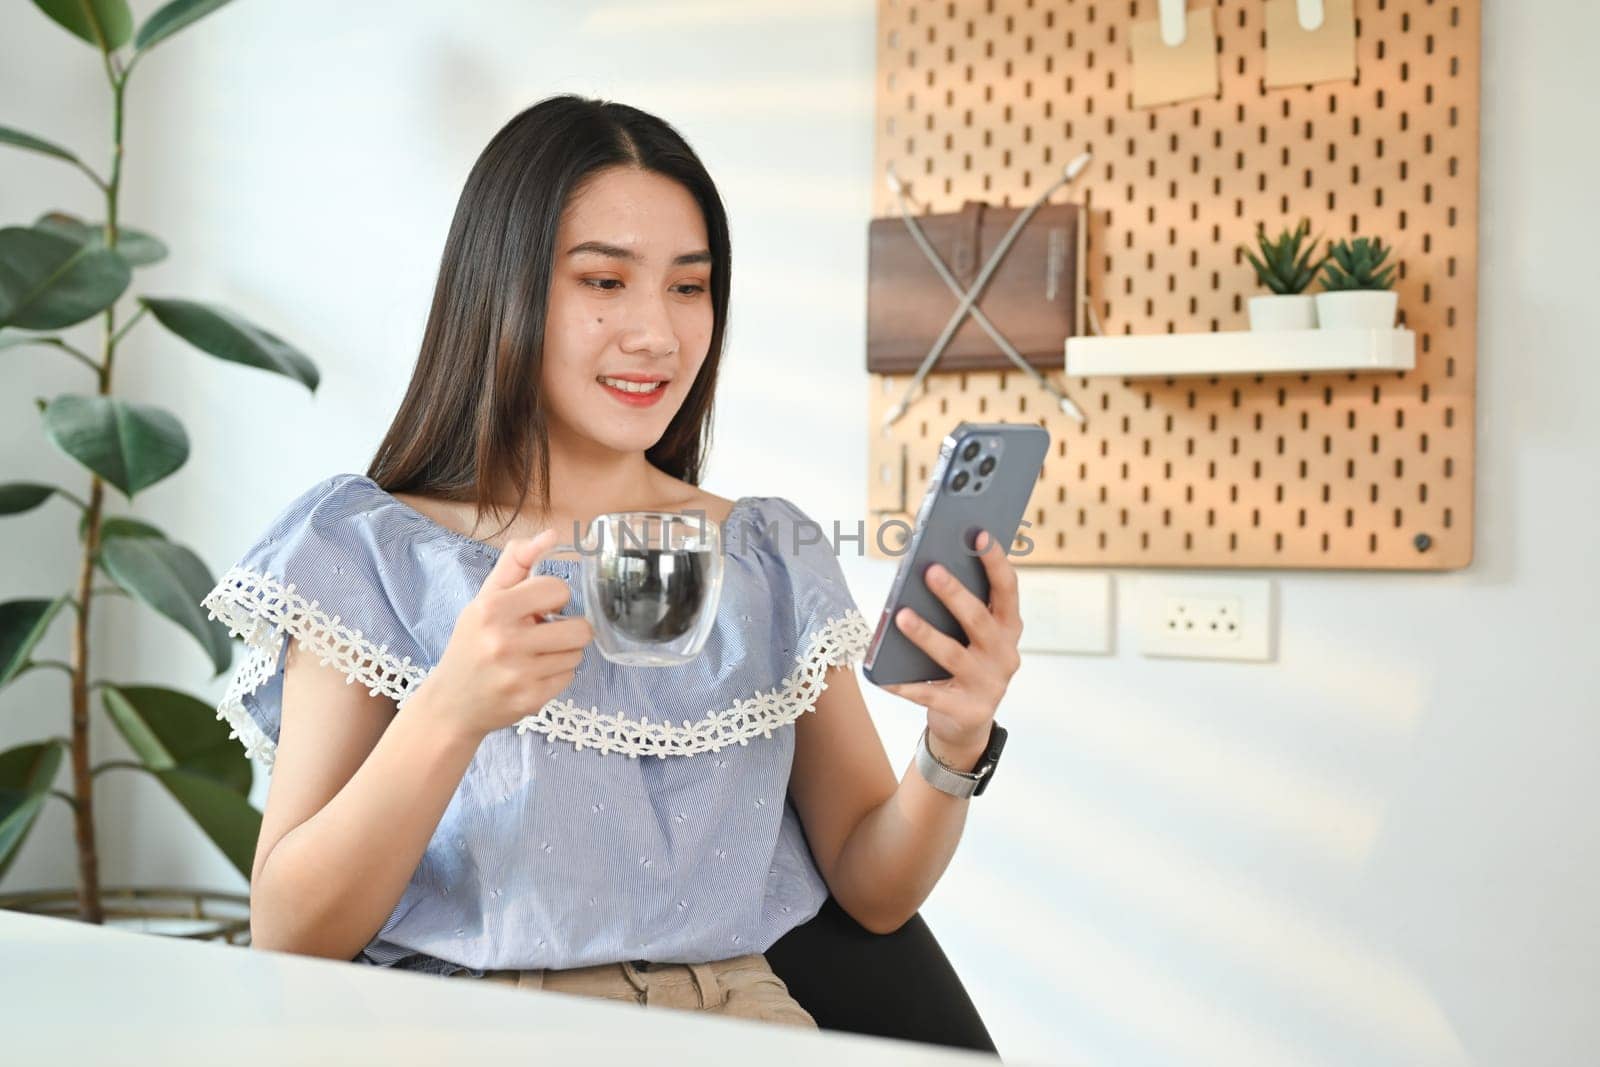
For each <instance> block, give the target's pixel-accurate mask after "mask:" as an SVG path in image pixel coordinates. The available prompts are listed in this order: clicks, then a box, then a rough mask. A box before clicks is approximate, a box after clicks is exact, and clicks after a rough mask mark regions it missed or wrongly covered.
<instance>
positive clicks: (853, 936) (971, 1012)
mask: <svg viewBox="0 0 1600 1067" xmlns="http://www.w3.org/2000/svg"><path fill="white" fill-rule="evenodd" d="M766 955H767V962H768V963H770V964H771V965H772V970H773V972H774V973H775V974H777V976H778V977H779V978H781V979H783V982H784V984H785V985H787V986H788V987H789V993H790V995H791V996H793V997H794V999H795V1000H797V1001H799V1002H800V1005H801V1006H802V1007H804V1008H805V1009H806V1010H807V1011H809V1012H810V1013H811V1015H812V1017H813V1018H815V1019H816V1020H817V1025H818V1026H819V1027H821V1028H822V1029H824V1030H843V1031H846V1032H849V1033H852V1034H867V1035H870V1036H873V1037H894V1038H899V1039H901V1040H903V1041H922V1042H926V1043H928V1044H933V1045H949V1046H952V1047H955V1048H966V1049H977V1050H979V1051H982V1052H989V1053H994V1054H995V1055H998V1054H999V1052H998V1050H997V1049H996V1048H995V1047H994V1041H993V1040H992V1039H991V1038H990V1037H989V1031H988V1030H987V1029H986V1028H985V1027H984V1025H983V1019H982V1018H980V1017H979V1015H978V1009H977V1008H975V1007H974V1006H973V1004H972V999H971V998H970V997H968V996H967V990H966V987H964V986H963V985H962V984H961V979H960V978H958V977H957V976H956V972H955V968H953V967H951V966H950V960H949V959H948V958H947V957H946V956H945V954H944V950H943V949H941V948H940V947H939V942H938V941H936V940H934V936H933V931H932V930H930V929H928V924H927V923H925V922H923V920H922V916H921V914H920V913H919V914H917V915H913V916H912V917H911V920H910V921H909V922H907V923H906V924H905V925H904V926H902V927H901V928H900V929H898V930H896V931H895V932H894V933H892V934H875V933H873V932H872V931H871V930H868V929H867V928H866V927H864V926H862V925H861V924H860V923H858V922H856V921H855V920H854V919H852V918H851V917H850V915H849V913H847V912H846V911H845V910H844V909H843V908H841V907H840V906H839V904H838V902H836V901H835V900H834V899H833V897H831V896H830V897H829V898H828V899H827V902H826V903H824V904H823V905H822V910H821V911H820V912H818V913H817V916H816V918H814V919H812V920H811V921H810V922H808V923H805V924H804V925H801V926H797V927H795V928H794V929H793V930H791V931H789V932H788V933H787V934H785V935H784V936H783V937H781V938H779V939H778V941H777V943H776V944H774V945H773V946H772V947H771V948H769V949H767V953H766Z"/></svg>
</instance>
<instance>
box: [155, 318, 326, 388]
mask: <svg viewBox="0 0 1600 1067" xmlns="http://www.w3.org/2000/svg"><path fill="white" fill-rule="evenodd" d="M139 302H140V303H141V304H143V305H144V306H145V307H147V308H149V309H150V311H151V313H152V314H153V315H155V317H156V319H157V320H158V321H160V323H161V325H163V326H165V327H166V328H167V329H169V330H171V331H172V332H173V333H175V334H177V335H178V336H179V337H181V338H183V339H184V340H185V341H188V342H189V343H190V344H192V345H194V346H195V347H196V348H198V349H200V351H202V352H209V353H210V354H211V355H213V356H216V357H217V358H219V359H226V360H229V361H231V362H233V363H243V364H244V365H245V366H247V367H259V368H261V369H262V370H269V371H272V372H274V373H275V374H281V375H283V376H284V377H286V378H293V379H294V380H295V381H297V382H299V383H300V384H301V385H304V386H305V387H306V388H307V389H310V390H311V391H312V392H313V393H314V392H316V391H317V384H318V382H319V381H320V380H321V375H320V373H319V372H318V371H317V367H316V364H314V363H312V362H311V360H309V359H307V358H306V357H305V356H304V355H303V354H302V353H301V352H299V351H298V350H297V349H295V348H294V347H292V346H291V345H289V344H288V343H287V342H285V341H284V340H283V339H282V338H281V337H279V336H277V335H276V334H274V333H272V332H270V331H268V330H265V329H262V328H261V327H259V326H256V325H254V324H252V323H250V322H247V321H246V320H245V319H243V318H241V317H240V316H239V315H236V314H234V313H233V312H232V311H229V310H227V309H226V308H221V307H217V306H216V305H214V304H202V303H200V302H199V301H196V300H176V299H158V298H156V297H150V296H144V297H140V298H139Z"/></svg>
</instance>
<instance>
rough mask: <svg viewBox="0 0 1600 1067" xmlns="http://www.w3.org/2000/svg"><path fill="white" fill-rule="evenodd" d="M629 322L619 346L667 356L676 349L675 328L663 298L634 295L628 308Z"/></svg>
mask: <svg viewBox="0 0 1600 1067" xmlns="http://www.w3.org/2000/svg"><path fill="white" fill-rule="evenodd" d="M628 314H629V319H630V326H629V330H628V332H627V336H626V337H625V338H624V340H623V348H624V349H625V350H627V351H633V352H649V353H651V354H652V355H658V356H667V355H671V354H672V353H673V352H675V351H677V349H678V335H677V331H676V330H675V329H673V326H672V315H671V314H670V313H669V311H668V309H667V304H666V300H665V299H664V298H662V297H660V296H650V295H641V296H638V297H636V298H635V299H634V300H633V301H632V302H631V304H630V307H629V309H628Z"/></svg>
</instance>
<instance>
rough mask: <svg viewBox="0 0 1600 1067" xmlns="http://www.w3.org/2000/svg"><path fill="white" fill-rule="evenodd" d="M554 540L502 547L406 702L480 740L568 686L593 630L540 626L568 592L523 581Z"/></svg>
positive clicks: (575, 623)
mask: <svg viewBox="0 0 1600 1067" xmlns="http://www.w3.org/2000/svg"><path fill="white" fill-rule="evenodd" d="M556 533H557V531H556V530H554V529H550V530H545V531H543V532H541V533H540V534H539V535H538V536H536V537H532V538H517V539H515V540H512V541H509V542H507V543H506V546H505V548H504V550H503V551H502V552H501V553H500V558H499V559H498V560H496V561H495V565H494V569H493V570H491V571H490V572H489V576H488V577H487V578H485V579H484V580H483V585H482V587H481V588H480V589H479V590H478V595H477V596H475V597H473V598H472V600H471V601H469V602H468V604H467V606H466V607H465V608H462V609H461V614H460V615H459V616H457V618H456V625H455V630H454V632H453V633H451V635H450V641H449V643H448V644H447V645H446V646H445V650H444V655H443V656H441V657H440V659H439V663H438V664H437V665H436V666H435V667H434V668H433V670H432V671H430V672H429V673H428V676H427V677H426V678H425V679H423V681H422V684H421V686H420V687H419V688H418V690H417V692H416V694H415V695H414V696H413V697H412V698H411V699H412V700H413V701H414V700H417V699H420V698H426V699H425V701H424V702H425V704H426V705H427V706H428V707H429V708H430V709H432V713H433V714H438V715H441V716H443V717H444V718H445V719H446V720H447V721H448V722H449V723H450V724H451V725H452V726H453V727H457V728H461V729H464V730H465V731H467V732H469V733H470V734H471V735H473V736H480V737H481V736H482V735H485V734H488V733H490V732H492V731H494V730H499V729H503V728H505V727H507V726H512V725H514V724H515V723H517V722H518V721H519V720H520V719H522V718H523V717H524V716H527V715H531V714H533V713H534V712H536V711H538V710H539V709H540V708H542V707H544V705H545V704H546V703H548V702H549V701H550V700H551V699H553V698H554V697H555V696H556V694H558V693H560V692H561V691H562V690H564V689H566V688H567V686H569V685H571V684H572V677H573V673H574V672H575V671H576V670H577V667H578V662H579V660H581V659H582V658H583V649H584V646H585V645H587V644H588V643H589V642H590V641H591V640H592V639H593V637H594V630H593V628H592V627H591V626H590V625H589V620H588V619H585V618H584V617H582V616H581V615H580V616H576V617H573V618H563V619H560V620H559V621H555V622H546V621H544V620H543V619H541V618H540V615H541V614H543V613H545V612H552V613H553V612H557V611H560V610H561V608H562V606H563V605H564V604H566V602H567V601H568V600H570V599H571V598H572V590H571V589H569V588H568V587H567V583H566V582H564V581H562V580H561V579H560V578H557V577H555V576H554V575H549V574H535V575H532V576H530V572H531V571H532V570H533V568H534V567H535V566H536V565H537V564H538V562H539V559H540V558H541V557H542V556H544V554H545V553H547V552H549V551H550V549H551V548H552V547H553V546H554V545H555V544H556ZM424 691H426V692H424ZM408 703H409V701H408Z"/></svg>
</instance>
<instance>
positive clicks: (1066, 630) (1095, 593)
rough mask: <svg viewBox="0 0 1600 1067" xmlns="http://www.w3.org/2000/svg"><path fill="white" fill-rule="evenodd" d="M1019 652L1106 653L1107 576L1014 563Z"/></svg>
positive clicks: (1108, 623)
mask: <svg viewBox="0 0 1600 1067" xmlns="http://www.w3.org/2000/svg"><path fill="white" fill-rule="evenodd" d="M1017 607H1018V609H1019V612H1020V614H1021V615H1022V641H1021V642H1020V643H1019V644H1018V646H1017V649H1018V651H1021V652H1076V653H1080V654H1087V655H1095V656H1104V655H1109V654H1110V652H1111V576H1110V575H1109V574H1102V573H1095V572H1091V571H1079V570H1073V569H1068V568H1064V567H1018V568H1017Z"/></svg>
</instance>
